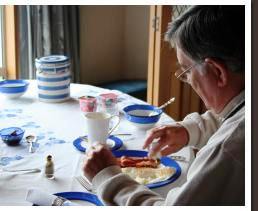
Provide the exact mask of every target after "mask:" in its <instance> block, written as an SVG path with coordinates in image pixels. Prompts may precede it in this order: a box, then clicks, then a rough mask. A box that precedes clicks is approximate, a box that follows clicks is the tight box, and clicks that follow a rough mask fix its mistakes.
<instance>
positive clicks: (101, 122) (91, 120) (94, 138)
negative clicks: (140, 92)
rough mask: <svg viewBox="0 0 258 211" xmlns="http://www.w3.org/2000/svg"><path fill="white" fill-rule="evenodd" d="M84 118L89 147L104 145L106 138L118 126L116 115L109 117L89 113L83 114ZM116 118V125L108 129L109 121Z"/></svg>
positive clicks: (99, 113)
mask: <svg viewBox="0 0 258 211" xmlns="http://www.w3.org/2000/svg"><path fill="white" fill-rule="evenodd" d="M84 116H85V118H86V129H87V134H88V140H89V142H90V145H91V146H94V145H96V144H98V143H100V144H106V141H107V138H108V136H109V135H110V134H111V133H112V132H113V131H114V129H115V128H116V127H117V126H118V125H119V123H120V118H119V116H117V115H113V116H112V115H111V114H109V113H104V112H90V113H86V114H84ZM113 118H117V123H116V124H114V126H113V127H112V128H111V129H109V126H110V122H111V119H113Z"/></svg>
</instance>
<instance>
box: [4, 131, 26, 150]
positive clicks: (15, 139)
mask: <svg viewBox="0 0 258 211" xmlns="http://www.w3.org/2000/svg"><path fill="white" fill-rule="evenodd" d="M24 132H25V131H24V130H23V129H21V128H19V127H8V128H4V129H2V130H0V135H1V138H2V140H3V142H5V143H6V144H7V145H9V146H15V145H18V144H19V143H20V141H21V140H22V138H23V135H24Z"/></svg>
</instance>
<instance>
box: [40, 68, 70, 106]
mask: <svg viewBox="0 0 258 211" xmlns="http://www.w3.org/2000/svg"><path fill="white" fill-rule="evenodd" d="M70 81H71V73H70V71H67V72H63V73H56V74H55V75H51V74H48V73H45V72H38V71H37V84H38V98H39V100H40V101H42V102H47V103H57V102H63V101H66V100H68V99H69V98H70Z"/></svg>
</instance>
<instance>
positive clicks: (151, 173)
mask: <svg viewBox="0 0 258 211" xmlns="http://www.w3.org/2000/svg"><path fill="white" fill-rule="evenodd" d="M122 172H123V173H125V174H127V175H129V176H130V177H131V178H132V179H134V180H135V181H137V182H138V183H140V184H143V185H147V184H150V183H155V182H160V181H164V180H167V179H168V178H170V177H171V176H173V175H174V173H175V172H176V171H175V169H174V168H171V167H166V166H163V165H160V166H159V167H158V168H145V167H143V168H135V167H126V168H122Z"/></svg>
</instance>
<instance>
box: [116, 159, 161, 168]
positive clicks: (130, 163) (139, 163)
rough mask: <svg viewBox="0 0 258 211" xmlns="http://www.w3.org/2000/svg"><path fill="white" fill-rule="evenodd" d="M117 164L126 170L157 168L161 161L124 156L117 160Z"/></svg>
mask: <svg viewBox="0 0 258 211" xmlns="http://www.w3.org/2000/svg"><path fill="white" fill-rule="evenodd" d="M117 162H118V165H119V166H120V167H121V168H126V167H136V168H142V167H148V168H157V167H158V165H159V163H160V161H159V160H157V159H152V158H149V157H128V156H122V157H121V158H117Z"/></svg>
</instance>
